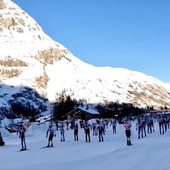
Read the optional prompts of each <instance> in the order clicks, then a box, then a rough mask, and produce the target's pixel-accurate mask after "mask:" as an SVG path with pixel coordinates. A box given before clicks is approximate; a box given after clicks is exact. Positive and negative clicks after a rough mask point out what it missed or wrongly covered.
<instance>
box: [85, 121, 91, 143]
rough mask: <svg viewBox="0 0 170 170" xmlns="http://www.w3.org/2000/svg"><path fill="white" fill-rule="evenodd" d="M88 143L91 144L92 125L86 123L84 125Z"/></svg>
mask: <svg viewBox="0 0 170 170" xmlns="http://www.w3.org/2000/svg"><path fill="white" fill-rule="evenodd" d="M84 131H85V138H86V142H90V125H89V124H88V123H87V122H86V123H85V125H84Z"/></svg>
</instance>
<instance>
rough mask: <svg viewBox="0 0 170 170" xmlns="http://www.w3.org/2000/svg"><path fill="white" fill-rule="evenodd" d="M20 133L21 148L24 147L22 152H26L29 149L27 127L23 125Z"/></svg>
mask: <svg viewBox="0 0 170 170" xmlns="http://www.w3.org/2000/svg"><path fill="white" fill-rule="evenodd" d="M18 132H19V138H21V147H22V148H21V151H23V150H26V149H27V147H26V142H25V132H26V129H25V127H24V126H23V125H22V126H21V128H20V129H19V131H18Z"/></svg>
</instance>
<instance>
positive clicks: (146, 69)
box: [13, 0, 170, 83]
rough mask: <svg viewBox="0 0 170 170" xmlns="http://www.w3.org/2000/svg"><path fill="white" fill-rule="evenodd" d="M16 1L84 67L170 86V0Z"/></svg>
mask: <svg viewBox="0 0 170 170" xmlns="http://www.w3.org/2000/svg"><path fill="white" fill-rule="evenodd" d="M13 1H14V2H15V3H17V4H18V5H19V6H20V7H21V8H22V9H24V10H25V11H26V12H27V13H28V14H29V15H31V16H32V17H33V18H34V19H35V20H36V21H37V22H38V23H39V24H40V26H41V27H42V28H43V30H44V32H45V33H47V34H48V35H49V36H50V37H51V38H52V39H54V40H55V41H57V42H59V43H61V44H62V45H64V46H65V47H66V48H68V50H70V51H71V52H72V53H73V54H74V55H75V56H76V57H78V58H80V59H81V60H83V61H84V62H87V63H89V64H92V65H95V66H110V67H122V68H127V69H130V70H134V71H140V72H143V73H145V74H147V75H150V76H154V77H156V78H158V79H160V80H162V81H164V82H169V83H170V75H169V73H170V66H169V65H170V10H169V9H170V1H169V0H149V1H148V0H13Z"/></svg>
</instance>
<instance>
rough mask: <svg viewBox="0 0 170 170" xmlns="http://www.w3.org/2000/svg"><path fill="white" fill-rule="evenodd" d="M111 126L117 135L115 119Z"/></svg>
mask: <svg viewBox="0 0 170 170" xmlns="http://www.w3.org/2000/svg"><path fill="white" fill-rule="evenodd" d="M111 124H112V129H113V134H115V133H116V120H115V119H113V120H112V121H111Z"/></svg>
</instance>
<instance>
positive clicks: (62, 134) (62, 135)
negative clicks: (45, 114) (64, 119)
mask: <svg viewBox="0 0 170 170" xmlns="http://www.w3.org/2000/svg"><path fill="white" fill-rule="evenodd" d="M60 136H61V142H64V141H65V130H64V123H62V124H61V128H60Z"/></svg>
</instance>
